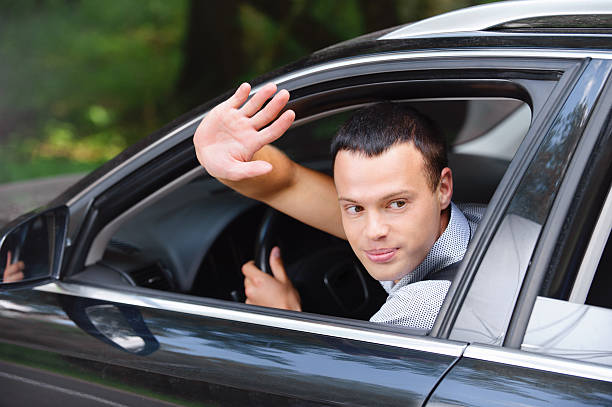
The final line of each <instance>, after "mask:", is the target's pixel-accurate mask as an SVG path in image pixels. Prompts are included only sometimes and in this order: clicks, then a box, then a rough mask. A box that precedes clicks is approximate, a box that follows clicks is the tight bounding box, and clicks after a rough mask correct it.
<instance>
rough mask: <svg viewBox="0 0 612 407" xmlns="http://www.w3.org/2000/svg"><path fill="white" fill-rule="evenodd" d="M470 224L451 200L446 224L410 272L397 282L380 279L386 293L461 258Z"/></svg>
mask: <svg viewBox="0 0 612 407" xmlns="http://www.w3.org/2000/svg"><path fill="white" fill-rule="evenodd" d="M470 235H471V231H470V224H469V223H468V220H467V219H466V217H465V216H464V215H463V213H462V212H461V210H459V208H457V207H456V206H455V204H454V203H452V202H451V213H450V219H449V221H448V225H447V226H446V229H445V230H444V232H442V235H440V237H439V238H438V240H436V242H435V243H434V245H433V246H432V247H431V249H430V250H429V253H427V256H425V259H424V260H423V261H422V262H421V264H419V265H418V266H417V267H416V268H415V269H414V270H413V271H412V272H410V273H408V274H407V275H405V276H404V277H402V278H401V279H400V280H399V281H398V282H397V284H394V283H393V281H381V284H382V286H383V288H384V289H385V290H386V291H387V293H391V292H392V291H395V290H397V289H399V288H401V287H403V286H405V285H407V284H411V283H415V282H417V281H421V280H423V279H424V278H425V277H426V276H427V275H428V274H430V273H433V272H435V271H438V270H442V269H443V268H445V267H447V266H450V265H451V264H453V263H456V262H458V261H460V260H461V259H463V256H464V255H465V251H466V250H467V245H468V243H469V242H470Z"/></svg>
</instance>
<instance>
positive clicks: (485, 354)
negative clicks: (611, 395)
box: [463, 344, 612, 382]
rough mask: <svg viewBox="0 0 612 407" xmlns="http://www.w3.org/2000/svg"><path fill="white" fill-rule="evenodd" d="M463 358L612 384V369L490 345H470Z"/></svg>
mask: <svg viewBox="0 0 612 407" xmlns="http://www.w3.org/2000/svg"><path fill="white" fill-rule="evenodd" d="M463 356H464V357H466V358H471V359H478V360H486V361H488V362H495V363H503V364H506V365H512V366H518V367H525V368H528V369H535V370H543V371H546V372H552V373H560V374H565V375H570V376H578V377H584V378H587V379H594V380H602V381H606V382H612V367H607V366H603V365H596V364H591V363H585V362H579V361H575V360H569V359H562V358H556V357H551V356H545V355H539V354H536V353H530V352H525V351H520V350H516V349H508V348H500V347H496V346H488V345H480V344H475V345H468V347H467V348H466V349H465V352H463Z"/></svg>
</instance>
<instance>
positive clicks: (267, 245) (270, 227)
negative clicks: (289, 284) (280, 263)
mask: <svg viewBox="0 0 612 407" xmlns="http://www.w3.org/2000/svg"><path fill="white" fill-rule="evenodd" d="M279 218H280V212H278V211H277V210H275V209H272V208H270V207H268V208H267V209H266V212H265V213H264V216H263V218H262V220H261V225H260V226H259V229H258V231H257V236H256V237H255V265H256V266H257V267H258V268H259V269H260V270H261V271H263V272H264V273H268V274H270V275H272V269H271V268H270V262H269V260H270V252H271V251H272V248H273V247H274V243H275V241H274V238H275V237H276V236H277V233H276V232H277V231H276V228H277V226H278V223H279Z"/></svg>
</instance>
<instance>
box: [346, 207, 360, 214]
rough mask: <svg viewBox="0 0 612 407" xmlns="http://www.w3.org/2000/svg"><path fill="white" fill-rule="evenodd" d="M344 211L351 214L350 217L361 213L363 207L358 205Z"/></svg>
mask: <svg viewBox="0 0 612 407" xmlns="http://www.w3.org/2000/svg"><path fill="white" fill-rule="evenodd" d="M346 211H347V212H348V213H349V214H351V215H356V214H358V213H359V212H361V211H363V206H359V205H351V206H349V207H347V208H346Z"/></svg>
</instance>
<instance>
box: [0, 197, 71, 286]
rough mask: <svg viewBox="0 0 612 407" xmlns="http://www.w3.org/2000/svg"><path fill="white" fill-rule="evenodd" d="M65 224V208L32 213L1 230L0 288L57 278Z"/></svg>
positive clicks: (65, 228)
mask: <svg viewBox="0 0 612 407" xmlns="http://www.w3.org/2000/svg"><path fill="white" fill-rule="evenodd" d="M67 224H68V208H67V207H65V206H61V207H57V208H53V209H49V210H45V211H42V212H40V211H39V212H32V213H29V214H27V215H24V216H22V217H20V218H18V219H16V220H15V221H13V222H11V223H9V224H8V225H7V226H6V227H5V228H3V229H2V230H1V231H0V277H1V279H0V283H1V285H2V286H6V285H7V284H16V283H22V282H33V281H39V280H44V279H48V278H51V277H57V276H58V274H59V269H60V266H61V261H62V254H63V251H64V241H65V239H66V230H67Z"/></svg>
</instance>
